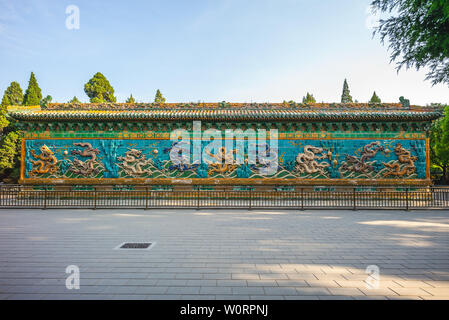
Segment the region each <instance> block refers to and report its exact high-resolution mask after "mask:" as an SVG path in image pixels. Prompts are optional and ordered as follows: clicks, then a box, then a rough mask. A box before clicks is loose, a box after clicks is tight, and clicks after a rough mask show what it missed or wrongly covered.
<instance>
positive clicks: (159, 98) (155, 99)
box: [154, 89, 165, 104]
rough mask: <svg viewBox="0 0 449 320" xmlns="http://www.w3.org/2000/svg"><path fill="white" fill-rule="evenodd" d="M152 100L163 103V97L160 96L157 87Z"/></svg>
mask: <svg viewBox="0 0 449 320" xmlns="http://www.w3.org/2000/svg"><path fill="white" fill-rule="evenodd" d="M154 102H155V103H158V104H164V103H165V98H164V97H163V96H162V93H161V91H160V90H159V89H157V91H156V96H155V97H154Z"/></svg>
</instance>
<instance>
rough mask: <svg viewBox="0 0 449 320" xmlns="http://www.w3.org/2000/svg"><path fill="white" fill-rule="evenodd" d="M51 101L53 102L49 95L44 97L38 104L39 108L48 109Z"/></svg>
mask: <svg viewBox="0 0 449 320" xmlns="http://www.w3.org/2000/svg"><path fill="white" fill-rule="evenodd" d="M51 100H53V98H52V97H51V96H50V95H48V96H46V97H45V98H44V99H42V100H41V102H40V105H41V107H48V104H49V103H50V102H51Z"/></svg>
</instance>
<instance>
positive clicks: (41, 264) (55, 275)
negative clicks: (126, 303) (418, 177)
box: [0, 209, 449, 299]
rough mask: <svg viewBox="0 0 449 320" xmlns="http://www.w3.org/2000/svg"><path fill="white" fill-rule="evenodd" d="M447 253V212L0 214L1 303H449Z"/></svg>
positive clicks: (280, 211) (71, 212) (56, 212)
mask: <svg viewBox="0 0 449 320" xmlns="http://www.w3.org/2000/svg"><path fill="white" fill-rule="evenodd" d="M125 241H133V242H134V241H135V242H138V241H150V242H156V244H155V245H154V246H153V247H152V248H151V249H150V250H138V249H132V250H114V248H115V247H116V246H118V245H119V244H121V243H123V242H125ZM448 245H449V210H448V211H412V212H405V211H330V210H327V211H325V210H323V211H302V212H301V211H293V210H292V211H287V210H285V211H282V210H277V211H275V210H273V211H269V210H266V211H264V210H254V211H247V210H212V209H210V210H199V211H195V210H149V211H144V210H125V209H117V210H97V211H93V210H0V299H449V250H448ZM68 265H77V266H78V267H79V269H80V289H79V290H75V289H74V290H68V289H67V288H66V285H65V282H66V278H67V277H68V276H69V275H68V274H66V273H65V270H66V267H67V266H68ZM370 265H375V266H377V267H378V268H379V271H380V282H379V287H378V288H373V285H374V286H375V285H376V284H375V281H374V280H375V279H373V278H371V279H369V280H368V281H366V279H367V277H368V274H367V273H366V272H365V271H366V268H367V267H368V266H370ZM374 268H375V267H374ZM370 284H371V285H370Z"/></svg>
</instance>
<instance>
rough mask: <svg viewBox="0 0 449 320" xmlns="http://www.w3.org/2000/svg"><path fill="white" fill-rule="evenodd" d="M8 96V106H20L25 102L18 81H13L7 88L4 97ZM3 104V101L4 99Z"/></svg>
mask: <svg viewBox="0 0 449 320" xmlns="http://www.w3.org/2000/svg"><path fill="white" fill-rule="evenodd" d="M5 97H6V98H7V99H8V100H7V101H8V106H10V105H13V106H18V105H21V104H22V102H23V92H22V88H21V87H20V84H19V83H18V82H15V81H13V82H11V84H10V85H9V87H8V88H6V90H5V93H4V95H3V98H5ZM2 105H3V101H2Z"/></svg>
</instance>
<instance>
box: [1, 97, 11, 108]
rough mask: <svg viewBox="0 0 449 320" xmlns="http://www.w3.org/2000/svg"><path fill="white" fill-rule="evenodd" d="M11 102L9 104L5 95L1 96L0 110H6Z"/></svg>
mask: <svg viewBox="0 0 449 320" xmlns="http://www.w3.org/2000/svg"><path fill="white" fill-rule="evenodd" d="M10 105H11V102H9V98H8V96H7V95H6V94H4V95H3V99H2V108H6V107H7V106H10Z"/></svg>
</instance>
